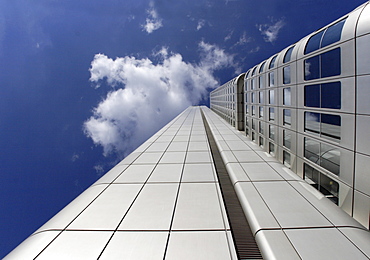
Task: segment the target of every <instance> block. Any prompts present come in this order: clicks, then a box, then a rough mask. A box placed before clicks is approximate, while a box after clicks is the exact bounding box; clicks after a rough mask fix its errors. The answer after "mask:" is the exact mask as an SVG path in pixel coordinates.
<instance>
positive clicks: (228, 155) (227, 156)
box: [221, 151, 238, 164]
mask: <svg viewBox="0 0 370 260" xmlns="http://www.w3.org/2000/svg"><path fill="white" fill-rule="evenodd" d="M221 157H222V160H223V161H224V164H228V163H238V160H237V159H236V157H235V156H234V153H233V152H232V151H223V152H221Z"/></svg>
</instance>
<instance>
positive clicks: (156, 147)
mask: <svg viewBox="0 0 370 260" xmlns="http://www.w3.org/2000/svg"><path fill="white" fill-rule="evenodd" d="M168 145H169V142H154V143H152V145H151V146H149V147H148V149H146V151H145V152H163V151H165V150H166V149H167V146H168Z"/></svg>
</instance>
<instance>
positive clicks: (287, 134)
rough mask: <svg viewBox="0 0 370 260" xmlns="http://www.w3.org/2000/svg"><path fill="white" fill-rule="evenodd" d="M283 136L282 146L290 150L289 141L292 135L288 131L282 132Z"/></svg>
mask: <svg viewBox="0 0 370 260" xmlns="http://www.w3.org/2000/svg"><path fill="white" fill-rule="evenodd" d="M283 136H284V139H283V145H284V146H285V147H286V148H288V149H291V143H292V142H291V139H292V134H291V133H290V132H289V131H286V130H284V131H283Z"/></svg>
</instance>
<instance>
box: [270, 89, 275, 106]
mask: <svg viewBox="0 0 370 260" xmlns="http://www.w3.org/2000/svg"><path fill="white" fill-rule="evenodd" d="M269 104H275V90H269Z"/></svg>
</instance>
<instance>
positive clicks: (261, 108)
mask: <svg viewBox="0 0 370 260" xmlns="http://www.w3.org/2000/svg"><path fill="white" fill-rule="evenodd" d="M259 117H260V118H262V117H263V107H262V106H260V107H259Z"/></svg>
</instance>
